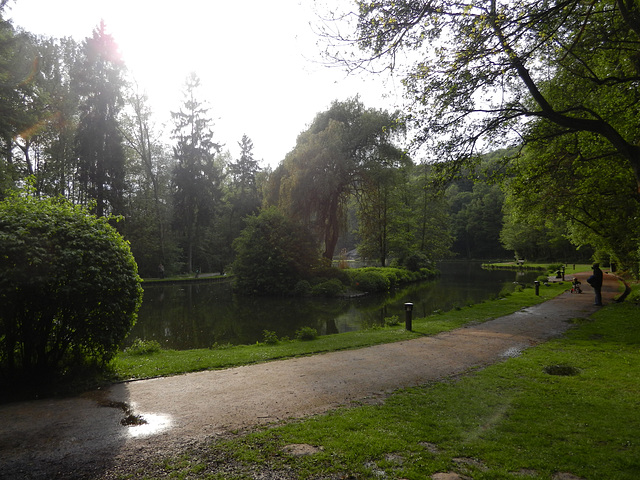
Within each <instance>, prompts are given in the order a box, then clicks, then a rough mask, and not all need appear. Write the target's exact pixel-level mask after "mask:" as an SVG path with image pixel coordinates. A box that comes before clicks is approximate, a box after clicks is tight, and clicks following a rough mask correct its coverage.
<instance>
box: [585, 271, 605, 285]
mask: <svg viewBox="0 0 640 480" xmlns="http://www.w3.org/2000/svg"><path fill="white" fill-rule="evenodd" d="M587 283H588V284H589V285H591V286H592V287H593V288H602V270H600V269H599V268H594V269H593V275H591V276H590V277H589V278H587Z"/></svg>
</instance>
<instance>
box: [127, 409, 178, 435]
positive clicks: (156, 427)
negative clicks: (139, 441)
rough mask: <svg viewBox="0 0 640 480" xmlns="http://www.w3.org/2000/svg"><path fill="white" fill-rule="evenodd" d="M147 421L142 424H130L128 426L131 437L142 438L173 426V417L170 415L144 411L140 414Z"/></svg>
mask: <svg viewBox="0 0 640 480" xmlns="http://www.w3.org/2000/svg"><path fill="white" fill-rule="evenodd" d="M140 418H142V419H143V420H144V421H145V422H146V423H144V424H142V425H130V426H128V427H127V432H128V433H129V436H130V437H134V438H140V437H148V436H149V435H155V434H156V433H160V432H162V431H163V430H167V429H168V428H169V427H171V417H170V416H169V415H156V414H155V413H143V414H140Z"/></svg>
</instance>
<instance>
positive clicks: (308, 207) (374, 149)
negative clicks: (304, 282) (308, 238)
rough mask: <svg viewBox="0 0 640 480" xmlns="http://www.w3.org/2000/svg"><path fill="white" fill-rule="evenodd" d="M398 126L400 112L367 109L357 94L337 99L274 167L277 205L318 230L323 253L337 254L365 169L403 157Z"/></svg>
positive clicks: (329, 257) (328, 256) (330, 256)
mask: <svg viewBox="0 0 640 480" xmlns="http://www.w3.org/2000/svg"><path fill="white" fill-rule="evenodd" d="M399 128H400V125H399V124H398V123H397V115H396V114H390V113H388V112H386V111H380V110H375V109H366V108H365V107H364V105H363V104H362V103H361V102H360V100H359V99H357V98H355V99H351V100H348V101H346V102H334V103H333V104H332V105H331V107H330V108H329V110H327V111H326V112H323V113H320V114H318V115H317V116H316V118H315V120H314V121H313V123H312V124H311V126H310V127H309V128H308V129H307V130H306V131H305V132H303V133H302V134H301V135H300V136H299V137H298V140H297V143H296V147H295V148H294V149H293V150H292V151H291V152H290V153H289V154H287V156H286V158H285V160H284V162H283V165H282V168H279V169H278V170H276V172H274V175H273V179H274V182H277V183H279V185H280V188H279V190H278V195H279V205H280V206H281V208H283V210H284V211H286V212H287V213H288V214H289V215H291V216H293V218H296V219H299V220H300V221H302V222H303V223H304V224H305V225H308V226H309V227H310V228H311V230H312V231H313V232H314V233H315V234H316V235H318V238H320V239H321V241H322V244H323V245H324V253H323V256H324V257H325V258H327V259H329V260H331V259H332V258H333V255H334V253H335V247H336V244H337V242H338V237H339V235H340V232H341V230H342V229H343V225H344V223H345V221H344V216H345V211H346V205H347V202H348V199H349V196H350V195H351V194H353V193H355V191H356V190H357V189H358V188H362V187H363V185H364V184H363V182H362V179H363V175H364V172H365V171H366V170H367V169H368V168H369V167H370V166H371V165H375V164H385V163H386V164H389V165H393V164H397V163H398V162H399V161H400V160H401V159H402V157H403V152H402V151H401V150H400V149H399V148H397V147H396V146H395V145H394V144H393V137H394V134H395V133H397V132H398V130H399Z"/></svg>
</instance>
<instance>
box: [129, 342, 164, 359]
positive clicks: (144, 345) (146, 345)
mask: <svg viewBox="0 0 640 480" xmlns="http://www.w3.org/2000/svg"><path fill="white" fill-rule="evenodd" d="M160 350H162V347H161V346H160V344H159V343H158V342H156V341H155V340H142V339H140V338H136V339H135V340H134V341H133V343H132V344H131V346H130V347H127V348H126V349H125V350H124V351H125V353H128V354H129V355H150V354H152V353H158V352H159V351H160Z"/></svg>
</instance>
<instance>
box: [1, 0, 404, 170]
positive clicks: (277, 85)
mask: <svg viewBox="0 0 640 480" xmlns="http://www.w3.org/2000/svg"><path fill="white" fill-rule="evenodd" d="M327 1H329V2H334V3H335V2H337V3H339V4H340V5H341V6H342V8H345V7H346V6H348V3H347V0H274V1H271V2H269V1H266V0H244V1H243V0H238V1H229V0H180V1H177V2H176V1H166V2H163V1H158V0H55V1H53V0H15V2H10V3H9V5H8V7H7V8H6V9H5V10H6V11H5V16H6V17H7V18H11V19H12V20H13V23H14V25H15V26H16V27H23V28H24V29H25V30H27V31H29V32H32V33H34V34H43V35H49V36H53V37H65V36H67V37H68V36H70V37H73V38H75V39H76V40H78V41H82V40H84V39H85V38H86V37H89V36H91V34H92V31H93V30H94V29H95V28H96V27H97V26H98V24H99V23H100V20H101V19H104V21H105V25H106V29H107V32H108V33H110V34H112V35H113V37H114V39H115V40H116V42H117V43H118V45H119V46H120V51H121V53H122V55H123V57H124V60H125V62H126V64H127V67H128V69H129V71H130V72H131V74H132V76H133V77H134V78H135V79H136V81H137V82H138V84H139V86H140V88H141V90H143V91H146V92H147V94H148V96H149V102H150V105H151V106H152V109H153V111H154V113H155V116H156V122H157V124H158V125H162V124H167V126H166V127H165V128H164V130H165V131H166V132H168V131H170V129H171V126H170V123H169V118H170V115H169V112H170V111H172V110H173V111H176V110H178V109H179V107H180V104H181V100H182V91H183V87H184V82H185V79H186V77H187V75H188V74H189V72H191V71H195V72H196V73H197V74H198V76H199V77H200V79H201V82H202V88H201V96H202V97H203V98H202V100H205V101H206V102H207V103H208V105H209V107H210V111H209V113H210V115H211V117H212V118H213V119H214V122H215V125H214V128H213V131H214V140H216V141H218V142H221V143H224V144H225V149H228V150H229V151H230V152H231V154H232V156H233V158H234V159H236V158H237V157H238V156H239V148H238V142H239V141H240V139H241V137H242V135H243V134H247V135H248V136H249V138H251V140H252V141H253V144H254V157H255V158H256V159H258V160H264V162H263V163H262V165H263V166H265V165H267V164H269V165H272V166H274V167H275V166H276V165H277V164H278V163H279V162H280V161H281V160H282V159H283V158H284V156H285V155H286V154H287V152H289V151H290V150H291V149H292V148H293V147H294V146H295V141H296V138H297V136H298V134H299V133H300V132H301V131H303V130H305V128H306V127H307V126H308V125H309V124H310V122H311V121H312V120H313V118H314V117H315V115H316V114H317V113H319V112H321V111H324V110H326V109H327V108H328V107H329V105H330V104H331V102H332V101H333V100H346V99H347V98H349V97H352V96H355V95H356V94H360V97H361V99H362V101H363V103H364V104H365V106H366V107H369V108H388V109H395V108H396V98H400V96H401V86H400V84H399V82H395V83H394V82H385V81H384V78H383V77H382V76H372V75H369V76H366V77H364V76H359V77H356V76H347V75H346V73H345V71H344V70H343V69H340V68H336V67H334V68H328V67H325V66H323V65H322V59H321V57H320V52H321V50H322V42H321V41H320V38H319V37H318V36H317V35H316V34H315V33H314V30H313V29H312V27H311V26H310V22H311V23H317V22H318V21H319V19H318V17H317V13H318V12H320V13H324V12H326V8H327V7H326V3H327Z"/></svg>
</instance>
